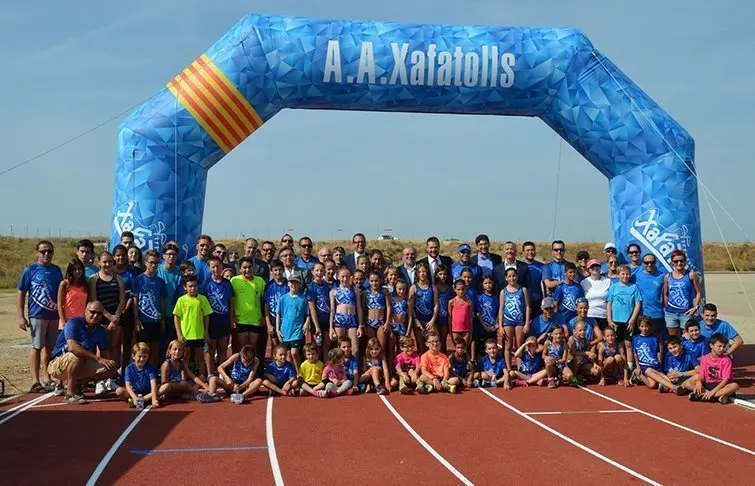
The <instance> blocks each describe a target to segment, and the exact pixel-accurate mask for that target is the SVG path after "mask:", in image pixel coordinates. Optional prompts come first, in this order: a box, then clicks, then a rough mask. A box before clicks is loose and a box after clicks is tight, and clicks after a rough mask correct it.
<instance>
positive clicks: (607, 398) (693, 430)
mask: <svg viewBox="0 0 755 486" xmlns="http://www.w3.org/2000/svg"><path fill="white" fill-rule="evenodd" d="M580 388H581V389H583V390H584V391H586V392H587V393H592V394H593V395H595V396H597V397H600V398H603V399H605V400H608V401H609V402H611V403H614V404H616V405H621V406H622V407H625V408H628V409H629V410H632V411H634V412H637V413H641V414H642V415H645V416H646V417H650V418H652V419H655V420H658V421H659V422H663V423H664V424H668V425H671V426H672V427H676V428H677V429H681V430H684V431H685V432H689V433H690V434H695V435H698V436H700V437H703V438H705V439H708V440H712V441H713V442H718V443H719V444H722V445H725V446H729V447H731V448H733V449H736V450H738V451H741V452H744V453H745V454H750V455H751V456H755V451H751V450H750V449H747V448H746V447H742V446H738V445H737V444H732V443H731V442H727V441H725V440H722V439H719V438H718V437H713V436H712V435H708V434H704V433H702V432H699V431H697V430H695V429H691V428H689V427H686V426H684V425H681V424H677V423H676V422H672V421H671V420H666V419H665V418H663V417H659V416H657V415H653V414H652V413H650V412H646V411H644V410H642V409H639V408H637V407H633V406H631V405H628V404H626V403H624V402H621V401H619V400H616V399H614V398H611V397H609V396H606V395H603V394H602V393H598V392H596V391H594V390H590V389H589V388H586V387H584V386H580Z"/></svg>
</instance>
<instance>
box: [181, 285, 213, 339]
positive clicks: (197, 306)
mask: <svg viewBox="0 0 755 486" xmlns="http://www.w3.org/2000/svg"><path fill="white" fill-rule="evenodd" d="M210 314H212V307H210V302H208V300H207V297H205V296H204V295H202V294H199V295H197V296H196V297H191V296H189V294H184V295H182V296H181V297H179V298H178V300H177V301H176V307H175V308H174V309H173V315H174V316H177V317H178V318H179V321H180V322H181V334H183V335H184V339H204V316H209V315H210Z"/></svg>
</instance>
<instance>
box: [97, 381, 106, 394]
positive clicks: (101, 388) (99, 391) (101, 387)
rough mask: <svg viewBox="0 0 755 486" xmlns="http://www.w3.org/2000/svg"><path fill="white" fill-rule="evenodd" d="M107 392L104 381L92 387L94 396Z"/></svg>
mask: <svg viewBox="0 0 755 486" xmlns="http://www.w3.org/2000/svg"><path fill="white" fill-rule="evenodd" d="M105 392H107V386H105V382H104V381H98V382H97V385H95V387H94V394H95V395H102V394H103V393H105Z"/></svg>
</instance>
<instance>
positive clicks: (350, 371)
mask: <svg viewBox="0 0 755 486" xmlns="http://www.w3.org/2000/svg"><path fill="white" fill-rule="evenodd" d="M343 367H344V369H345V370H346V377H347V378H348V379H349V380H351V381H354V378H355V377H356V376H357V375H358V374H359V361H358V360H357V358H356V356H354V355H353V354H352V355H351V356H349V357H348V358H346V359H344V360H343Z"/></svg>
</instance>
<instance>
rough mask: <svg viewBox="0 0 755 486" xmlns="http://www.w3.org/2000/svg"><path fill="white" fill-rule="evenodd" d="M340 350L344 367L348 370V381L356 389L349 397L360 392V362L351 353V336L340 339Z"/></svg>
mask: <svg viewBox="0 0 755 486" xmlns="http://www.w3.org/2000/svg"><path fill="white" fill-rule="evenodd" d="M338 349H340V350H341V352H342V353H343V367H344V369H346V379H348V380H349V381H350V382H351V386H352V387H353V388H354V389H353V390H351V391H350V392H349V395H353V394H354V393H356V392H357V391H359V390H358V385H359V384H358V383H357V380H358V379H359V360H358V359H357V358H356V356H354V354H353V353H352V352H351V350H352V348H351V338H349V336H341V337H340V338H338Z"/></svg>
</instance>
